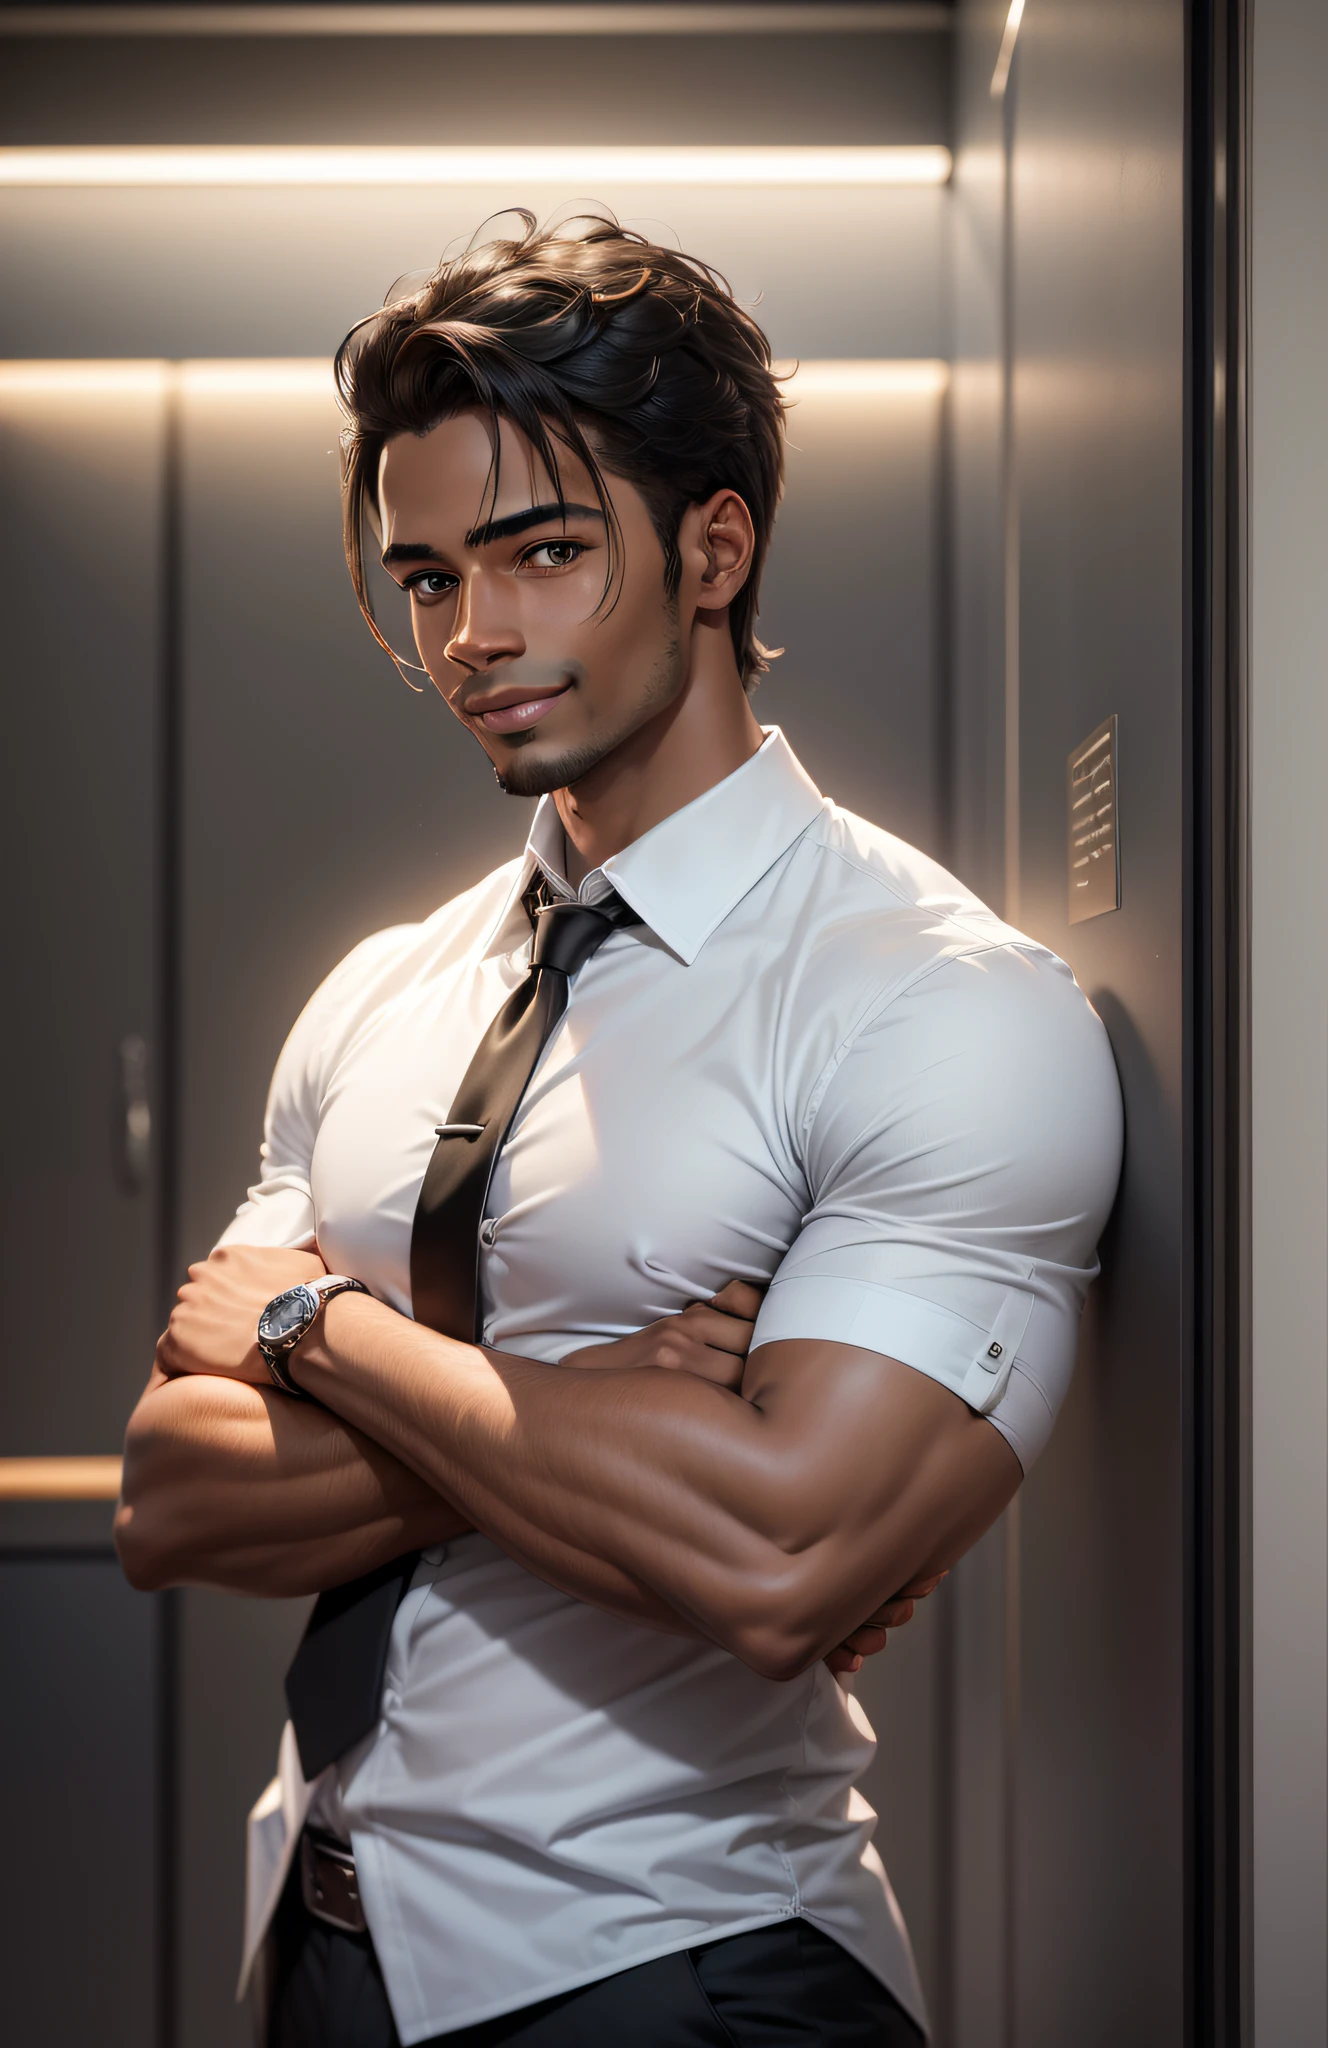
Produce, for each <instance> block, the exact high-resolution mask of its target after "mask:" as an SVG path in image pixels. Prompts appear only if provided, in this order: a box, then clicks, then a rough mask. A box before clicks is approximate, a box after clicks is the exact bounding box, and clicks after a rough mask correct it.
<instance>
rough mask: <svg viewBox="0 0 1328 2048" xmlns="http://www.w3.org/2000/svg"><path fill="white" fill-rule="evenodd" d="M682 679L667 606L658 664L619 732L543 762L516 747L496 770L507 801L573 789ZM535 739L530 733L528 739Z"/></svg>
mask: <svg viewBox="0 0 1328 2048" xmlns="http://www.w3.org/2000/svg"><path fill="white" fill-rule="evenodd" d="M682 677H683V654H682V638H681V635H680V634H679V632H678V612H677V606H676V605H673V606H671V607H670V631H669V637H668V639H667V640H666V642H665V644H664V646H663V648H662V649H661V650H660V654H659V659H658V660H657V661H656V663H655V666H654V668H653V669H652V670H651V672H650V677H649V680H648V681H647V683H646V687H645V694H644V696H643V697H642V698H641V699H640V701H639V702H638V703H637V705H636V707H635V711H634V714H633V716H632V717H631V718H630V719H629V720H627V721H626V722H624V724H623V725H622V726H621V727H616V726H615V727H614V728H612V729H611V730H609V731H607V732H604V733H600V734H596V735H594V736H593V737H592V738H590V739H587V740H583V741H582V742H581V744H580V745H579V746H576V747H569V748H568V749H567V751H566V752H565V753H562V754H557V755H554V756H553V757H550V756H548V755H545V756H544V757H543V758H542V759H541V757H540V756H539V755H538V754H535V753H532V752H529V751H528V750H527V749H526V748H524V747H519V748H518V749H517V750H516V752H515V753H514V754H513V756H512V759H511V761H510V762H509V763H508V765H507V766H506V767H505V768H502V769H499V768H498V767H496V766H495V768H494V771H493V773H494V779H495V781H496V782H497V784H498V787H499V789H501V790H502V791H503V793H504V795H505V796H522V797H532V796H551V795H552V794H553V792H554V791H555V790H557V789H572V788H574V787H575V785H576V784H577V783H578V782H580V781H581V780H582V779H583V777H585V776H587V775H589V774H591V773H592V771H593V770H594V769H596V768H598V767H599V765H600V763H601V762H602V761H607V760H608V758H609V756H610V754H612V753H615V752H616V751H617V749H618V748H619V747H620V746H621V745H622V744H623V741H624V740H628V739H630V738H631V736H632V734H633V733H634V732H639V731H640V729H641V727H642V726H643V725H648V724H649V723H650V720H651V719H652V718H654V717H655V716H656V715H657V714H658V713H659V712H660V711H662V710H663V709H664V707H665V705H666V704H669V703H671V702H672V700H673V698H674V697H675V696H676V695H677V693H678V688H679V685H680V684H681V682H682ZM535 737H536V735H535V734H534V733H532V734H531V739H532V740H533V739H534V738H535Z"/></svg>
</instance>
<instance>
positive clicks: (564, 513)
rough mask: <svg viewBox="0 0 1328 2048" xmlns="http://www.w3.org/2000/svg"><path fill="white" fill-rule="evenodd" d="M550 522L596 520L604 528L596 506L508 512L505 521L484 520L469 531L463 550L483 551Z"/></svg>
mask: <svg viewBox="0 0 1328 2048" xmlns="http://www.w3.org/2000/svg"><path fill="white" fill-rule="evenodd" d="M553 519H556V520H559V521H560V522H561V521H563V520H567V519H598V520H599V522H600V525H601V526H602V525H603V524H604V514H603V513H602V512H601V511H600V509H599V507H598V505H530V506H528V507H527V509H526V510H525V511H524V512H509V514H508V516H507V518H506V519H486V520H485V522H484V524H483V526H476V527H473V528H472V530H471V531H470V532H469V533H468V534H467V535H466V546H467V547H468V548H487V547H488V546H489V545H490V543H491V542H493V541H496V540H510V539H511V538H512V536H513V535H514V534H517V533H524V532H525V531H526V528H527V527H529V526H545V525H547V524H548V522H549V521H550V520H553Z"/></svg>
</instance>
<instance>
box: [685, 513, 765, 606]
mask: <svg viewBox="0 0 1328 2048" xmlns="http://www.w3.org/2000/svg"><path fill="white" fill-rule="evenodd" d="M755 552H756V531H755V528H754V527H753V525H752V515H751V513H750V512H749V511H748V510H747V507H746V505H745V504H744V503H743V501H742V499H741V498H740V497H739V496H738V494H737V492H736V491H729V490H722V491H716V492H715V493H714V495H713V496H712V497H710V498H707V499H706V501H705V503H704V504H703V505H689V506H688V507H687V510H686V511H685V512H684V513H683V516H682V523H681V525H680V526H679V529H678V553H679V556H680V557H681V560H682V565H683V579H684V582H687V583H690V585H691V588H692V589H693V590H694V591H695V599H694V602H695V604H696V608H697V610H698V611H705V612H719V611H724V610H725V609H726V608H727V607H728V606H729V605H731V604H732V602H733V600H734V598H735V597H736V596H737V595H738V592H739V591H740V590H741V589H742V586H743V584H744V583H745V582H746V581H747V578H748V576H749V574H750V573H751V566H752V556H753V555H754V554H755Z"/></svg>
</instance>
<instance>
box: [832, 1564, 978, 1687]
mask: <svg viewBox="0 0 1328 2048" xmlns="http://www.w3.org/2000/svg"><path fill="white" fill-rule="evenodd" d="M948 1577H949V1574H948V1572H937V1573H936V1575H935V1577H934V1578H930V1579H912V1580H910V1582H909V1584H908V1585H907V1586H905V1587H904V1588H903V1589H902V1591H900V1592H898V1593H896V1594H894V1595H893V1597H892V1598H891V1599H889V1600H887V1601H886V1602H885V1604H884V1606H881V1607H878V1608H877V1610H876V1612H875V1613H874V1614H869V1615H868V1617H867V1619H866V1621H864V1622H861V1623H860V1624H859V1626H858V1627H857V1628H855V1629H854V1631H853V1633H852V1635H851V1636H845V1638H844V1640H843V1642H842V1643H841V1644H840V1645H839V1648H838V1649H837V1650H832V1651H831V1652H830V1655H829V1656H828V1657H827V1658H825V1660H824V1662H825V1666H826V1669H827V1670H828V1671H833V1672H835V1673H836V1674H838V1673H839V1672H841V1671H842V1672H848V1673H852V1672H854V1671H861V1669H862V1660H863V1658H864V1657H878V1656H879V1655H880V1653H881V1651H882V1650H883V1649H884V1648H885V1646H886V1644H887V1643H888V1642H889V1640H890V1638H889V1635H888V1633H887V1631H888V1630H890V1629H892V1628H903V1626H904V1624H905V1622H909V1621H912V1619H913V1605H914V1602H915V1601H917V1600H925V1599H926V1597H927V1595H928V1594H929V1593H934V1592H935V1591H936V1588H937V1587H938V1586H939V1585H940V1583H941V1580H942V1579H944V1578H948Z"/></svg>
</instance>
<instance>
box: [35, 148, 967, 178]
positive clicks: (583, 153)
mask: <svg viewBox="0 0 1328 2048" xmlns="http://www.w3.org/2000/svg"><path fill="white" fill-rule="evenodd" d="M949 175H950V152H949V150H948V149H945V148H942V147H941V146H940V145H939V144H934V145H927V146H923V147H919V148H868V147H861V148H858V147H853V148H844V149H838V148H825V149H817V148H789V149H775V148H772V149H758V148H752V149H675V148H670V149H561V148H549V149H538V148H534V149H520V148H515V149H368V148H363V149H361V148H337V149H322V148H294V147H290V148H271V149H251V148H230V147H227V148H208V147H197V148H169V147H154V148H109V149H99V148H78V149H19V148H13V149H0V185H9V186H65V185H77V186H90V185H91V186H95V185H111V186H145V185H171V186H244V185H257V186H268V185H286V186H308V185H341V186H366V185H390V186H397V187H401V186H409V185H511V184H527V185H559V186H563V187H566V186H567V185H569V184H571V185H574V186H575V185H609V186H612V185H625V184H631V185H711V186H714V185H729V186H733V185H801V186H809V185H813V186H819V185H943V184H944V183H945V181H946V179H947V178H948V177H949Z"/></svg>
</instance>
